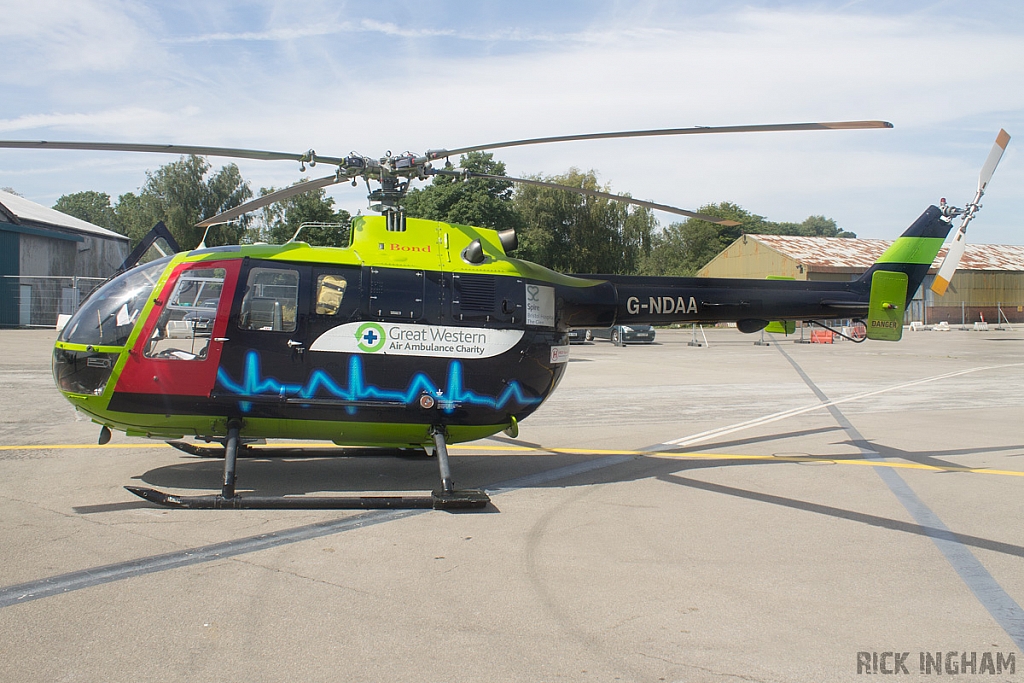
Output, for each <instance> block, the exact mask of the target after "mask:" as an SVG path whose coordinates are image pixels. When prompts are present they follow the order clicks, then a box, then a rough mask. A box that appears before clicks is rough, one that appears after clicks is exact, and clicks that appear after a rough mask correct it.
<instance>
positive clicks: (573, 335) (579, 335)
mask: <svg viewBox="0 0 1024 683" xmlns="http://www.w3.org/2000/svg"><path fill="white" fill-rule="evenodd" d="M593 338H594V336H593V335H592V334H591V333H590V330H585V329H575V330H569V343H570V344H585V343H586V342H588V341H590V340H591V339H593Z"/></svg>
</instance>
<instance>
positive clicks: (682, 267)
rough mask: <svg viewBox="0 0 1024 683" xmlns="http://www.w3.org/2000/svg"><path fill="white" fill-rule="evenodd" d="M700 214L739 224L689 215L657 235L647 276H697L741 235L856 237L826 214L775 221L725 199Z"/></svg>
mask: <svg viewBox="0 0 1024 683" xmlns="http://www.w3.org/2000/svg"><path fill="white" fill-rule="evenodd" d="M699 211H700V213H703V214H707V215H709V216H714V217H715V218H725V219H728V220H733V221H736V222H738V223H739V225H738V226H733V227H726V226H721V225H718V224H716V223H708V222H707V221H701V220H697V219H693V218H690V219H688V220H686V221H684V222H682V223H673V224H672V225H670V226H668V227H667V228H666V229H665V230H664V231H663V232H662V233H661V234H656V235H655V236H654V245H653V247H652V249H651V253H650V256H649V257H648V258H647V259H645V260H644V262H643V263H642V264H641V267H640V270H641V273H643V274H644V275H694V274H696V273H697V271H698V270H700V269H701V268H703V267H704V266H706V265H707V264H708V262H709V261H711V259H713V258H714V257H715V256H717V255H718V254H719V253H721V252H722V250H724V249H725V248H726V247H728V246H729V245H730V244H732V243H733V242H734V241H736V239H738V238H739V237H740V235H802V236H808V237H856V235H855V234H854V233H852V232H846V231H844V230H840V229H839V227H838V226H837V225H836V222H835V221H834V220H832V219H831V218H825V217H824V216H808V217H807V219H806V220H804V221H803V222H802V223H775V222H772V221H769V220H767V219H766V218H765V217H764V216H758V215H757V214H754V213H751V212H749V211H747V210H746V209H744V208H742V207H740V206H738V205H736V204H732V203H730V202H722V203H721V204H707V205H705V206H702V207H700V209H699Z"/></svg>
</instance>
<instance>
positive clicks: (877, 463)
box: [0, 442, 1024, 477]
mask: <svg viewBox="0 0 1024 683" xmlns="http://www.w3.org/2000/svg"><path fill="white" fill-rule="evenodd" d="M303 444H305V445H315V446H316V447H317V448H321V449H323V448H337V449H339V450H340V449H342V448H346V447H345V446H338V445H336V444H324V443H315V442H303ZM296 446H297V444H284V443H282V444H267V445H266V446H254V449H255V450H259V449H260V448H275V447H281V448H295V447H296ZM112 448H113V449H118V448H120V449H130V448H171V446H169V445H168V444H166V443H121V444H114V443H108V444H103V445H99V444H83V443H80V444H37V445H25V446H0V451H38V450H92V449H112ZM448 448H449V450H457V451H465V453H464V454H465V455H467V456H479V457H484V456H487V455H489V454H491V453H494V452H499V453H515V454H521V455H534V456H552V455H594V456H605V455H636V456H643V457H647V458H667V459H675V460H760V461H765V462H770V461H774V462H827V463H833V464H836V465H857V466H861V467H889V468H892V469H905V470H924V471H927V472H970V473H972V474H995V475H999V476H1003V477H1024V472H1022V471H1017V470H994V469H990V468H987V467H937V466H935V465H922V464H920V463H916V462H890V461H887V460H862V459H846V458H843V457H826V456H814V455H806V456H792V455H784V456H776V455H746V454H740V453H666V452H664V451H630V450H622V449H600V448H538V447H534V446H483V445H476V446H474V445H466V444H457V445H453V446H449V447H448Z"/></svg>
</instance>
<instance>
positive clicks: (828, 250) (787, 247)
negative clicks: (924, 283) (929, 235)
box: [741, 235, 1024, 272]
mask: <svg viewBox="0 0 1024 683" xmlns="http://www.w3.org/2000/svg"><path fill="white" fill-rule="evenodd" d="M968 237H970V235H968ZM747 238H753V239H756V240H757V241H758V242H761V243H762V244H764V245H766V246H768V247H770V248H772V249H775V250H776V251H778V252H780V253H782V254H785V255H786V256H788V257H790V258H792V259H793V260H795V261H799V262H800V263H802V264H804V266H805V267H808V268H809V269H810V270H818V271H823V272H828V271H836V270H839V269H843V270H845V269H858V270H867V269H868V268H870V267H871V265H872V264H873V263H874V262H875V261H877V260H878V257H879V256H881V255H882V252H884V251H885V250H886V249H888V248H889V245H891V244H892V242H893V241H892V240H867V239H852V238H845V237H796V236H792V235H747ZM741 239H742V238H741ZM945 256H946V247H943V248H942V249H941V250H940V251H939V255H938V256H937V257H935V261H934V262H933V263H932V268H936V269H937V268H938V267H939V264H940V263H942V259H943V258H945ZM960 269H961V270H1008V271H1024V246H1020V245H1014V244H971V243H970V242H968V243H967V249H966V250H965V251H964V256H963V258H962V259H961V260H960Z"/></svg>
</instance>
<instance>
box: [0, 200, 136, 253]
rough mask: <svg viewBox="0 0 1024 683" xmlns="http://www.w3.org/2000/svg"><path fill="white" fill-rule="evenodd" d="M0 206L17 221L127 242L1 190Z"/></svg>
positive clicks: (121, 237) (78, 220) (99, 228)
mask: <svg viewBox="0 0 1024 683" xmlns="http://www.w3.org/2000/svg"><path fill="white" fill-rule="evenodd" d="M0 206H2V207H3V208H4V209H6V211H7V212H8V213H10V214H12V215H13V216H14V217H15V218H17V219H18V220H19V221H27V222H31V223H40V224H42V225H51V226H54V227H58V228H66V229H68V230H73V231H75V232H85V233H89V234H90V235H96V236H97V237H106V238H107V239H118V240H125V241H127V240H128V238H127V237H125V236H124V235H119V234H118V233H116V232H114V231H112V230H107V229H106V228H101V227H100V226H98V225H93V224H92V223H89V222H87V221H83V220H81V219H80V218H75V217H74V216H69V215H67V214H66V213H61V212H60V211H56V210H55V209H50V208H47V207H45V206H43V205H42V204H36V203H35V202H30V201H29V200H27V199H25V198H24V197H19V196H18V195H16V194H11V193H10V192H4V191H3V190H0Z"/></svg>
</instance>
